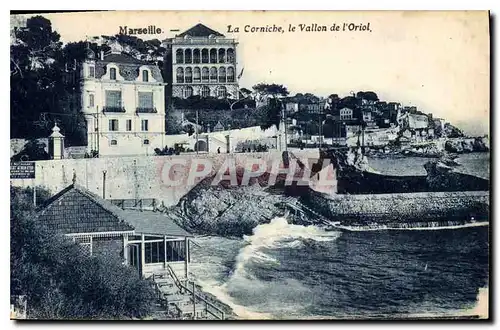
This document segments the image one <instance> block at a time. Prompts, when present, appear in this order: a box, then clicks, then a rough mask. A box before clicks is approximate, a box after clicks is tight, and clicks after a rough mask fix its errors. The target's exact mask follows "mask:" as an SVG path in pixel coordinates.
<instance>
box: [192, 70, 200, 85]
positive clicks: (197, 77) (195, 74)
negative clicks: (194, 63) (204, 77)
mask: <svg viewBox="0 0 500 330" xmlns="http://www.w3.org/2000/svg"><path fill="white" fill-rule="evenodd" d="M193 81H194V82H201V71H200V68H199V67H195V68H194V69H193Z"/></svg>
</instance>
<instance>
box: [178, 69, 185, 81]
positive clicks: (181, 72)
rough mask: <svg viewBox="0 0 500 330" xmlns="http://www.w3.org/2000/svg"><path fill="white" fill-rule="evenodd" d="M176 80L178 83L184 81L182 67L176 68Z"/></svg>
mask: <svg viewBox="0 0 500 330" xmlns="http://www.w3.org/2000/svg"><path fill="white" fill-rule="evenodd" d="M177 82H178V83H183V82H184V69H183V68H177Z"/></svg>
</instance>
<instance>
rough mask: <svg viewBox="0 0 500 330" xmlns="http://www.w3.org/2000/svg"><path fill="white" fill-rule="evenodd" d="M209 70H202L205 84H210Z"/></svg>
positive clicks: (202, 78)
mask: <svg viewBox="0 0 500 330" xmlns="http://www.w3.org/2000/svg"><path fill="white" fill-rule="evenodd" d="M208 77H209V70H208V68H203V69H201V80H202V81H203V82H208Z"/></svg>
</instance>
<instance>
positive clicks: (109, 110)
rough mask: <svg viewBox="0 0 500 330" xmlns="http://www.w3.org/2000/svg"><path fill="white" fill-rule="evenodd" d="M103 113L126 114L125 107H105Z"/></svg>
mask: <svg viewBox="0 0 500 330" xmlns="http://www.w3.org/2000/svg"><path fill="white" fill-rule="evenodd" d="M102 112H125V108H124V107H103V108H102Z"/></svg>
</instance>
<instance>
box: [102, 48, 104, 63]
mask: <svg viewBox="0 0 500 330" xmlns="http://www.w3.org/2000/svg"><path fill="white" fill-rule="evenodd" d="M102 60H104V50H101V61H102Z"/></svg>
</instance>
